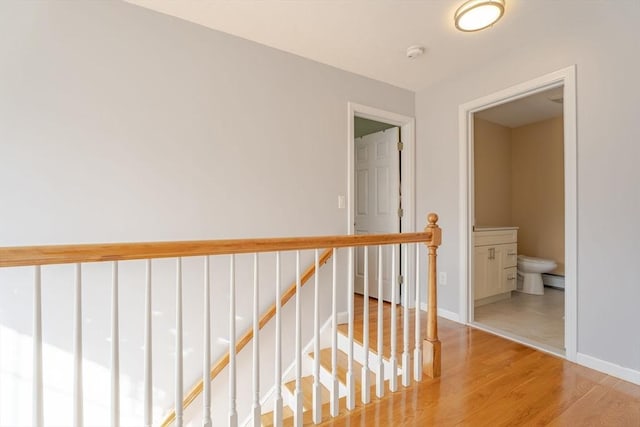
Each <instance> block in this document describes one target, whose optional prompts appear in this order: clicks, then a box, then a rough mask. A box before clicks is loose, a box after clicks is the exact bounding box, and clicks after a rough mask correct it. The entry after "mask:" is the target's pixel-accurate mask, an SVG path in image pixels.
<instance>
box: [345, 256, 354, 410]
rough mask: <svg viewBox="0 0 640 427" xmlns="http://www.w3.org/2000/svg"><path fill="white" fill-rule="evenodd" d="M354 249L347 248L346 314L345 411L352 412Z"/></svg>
mask: <svg viewBox="0 0 640 427" xmlns="http://www.w3.org/2000/svg"><path fill="white" fill-rule="evenodd" d="M353 255H354V248H353V247H349V273H348V274H349V280H348V289H347V293H348V301H349V302H348V309H347V310H348V313H349V347H348V356H349V359H348V368H347V409H348V410H352V409H353V408H355V406H356V383H355V375H354V373H353V263H354V256H353Z"/></svg>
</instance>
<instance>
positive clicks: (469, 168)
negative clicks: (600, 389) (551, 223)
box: [458, 65, 578, 362]
mask: <svg viewBox="0 0 640 427" xmlns="http://www.w3.org/2000/svg"><path fill="white" fill-rule="evenodd" d="M559 86H564V90H563V92H564V103H563V111H564V117H563V120H564V123H563V126H564V207H565V220H564V222H565V233H564V240H565V255H564V259H565V290H564V292H565V321H564V334H565V336H564V339H565V354H564V357H565V358H566V359H568V360H570V361H572V362H575V361H576V355H577V347H578V344H577V340H578V321H577V310H578V298H577V295H578V294H577V285H578V275H577V266H578V242H577V239H578V211H577V207H578V204H577V201H578V191H577V181H578V176H577V122H576V66H575V65H572V66H569V67H566V68H563V69H561V70H558V71H555V72H552V73H549V74H546V75H544V76H541V77H538V78H535V79H532V80H529V81H527V82H524V83H521V84H518V85H515V86H512V87H509V88H507V89H504V90H501V91H498V92H495V93H493V94H490V95H487V96H484V97H481V98H478V99H475V100H473V101H470V102H467V103H465V104H462V105H460V107H459V110H458V113H459V114H458V125H459V133H458V134H459V153H460V158H459V162H460V163H459V171H460V176H459V197H460V200H459V202H460V219H459V221H460V222H459V226H460V254H459V262H460V264H459V265H460V278H461V280H460V301H459V304H460V321H461V322H462V323H465V324H474V325H475V323H474V322H470V319H473V309H474V304H473V301H472V300H471V299H472V298H473V293H472V292H471V290H470V286H471V284H472V277H471V276H472V266H473V248H472V247H471V245H472V244H473V239H472V232H473V222H474V212H475V206H474V169H473V167H474V165H473V114H474V113H475V112H478V111H481V110H485V109H487V108H491V107H495V106H497V105H501V104H504V103H507V102H510V101H514V100H516V99H520V98H524V97H526V96H529V95H532V94H535V93H538V92H542V91H545V90H547V89H551V88H554V87H559ZM510 339H513V338H510ZM540 349H541V350H544V351H548V349H545V348H540ZM561 356H562V355H561Z"/></svg>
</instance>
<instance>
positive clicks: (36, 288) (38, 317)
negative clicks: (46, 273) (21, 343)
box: [31, 265, 44, 427]
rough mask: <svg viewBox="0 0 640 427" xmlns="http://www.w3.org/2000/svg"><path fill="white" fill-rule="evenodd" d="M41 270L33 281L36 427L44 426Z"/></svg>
mask: <svg viewBox="0 0 640 427" xmlns="http://www.w3.org/2000/svg"><path fill="white" fill-rule="evenodd" d="M41 277H42V275H41V268H40V266H39V265H36V266H35V273H34V281H33V389H32V391H31V394H32V395H33V409H32V424H33V425H34V427H42V426H43V425H44V405H43V400H42V280H41Z"/></svg>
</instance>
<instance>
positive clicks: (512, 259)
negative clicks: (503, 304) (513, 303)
mask: <svg viewBox="0 0 640 427" xmlns="http://www.w3.org/2000/svg"><path fill="white" fill-rule="evenodd" d="M473 237H474V248H473V259H474V272H473V283H474V299H475V301H476V302H479V303H480V305H482V303H483V302H484V303H489V302H494V301H498V300H500V299H505V298H510V297H511V291H513V290H515V289H516V282H517V263H518V228H517V227H484V228H476V229H475V230H474V232H473ZM479 300H482V301H479ZM476 305H478V304H476Z"/></svg>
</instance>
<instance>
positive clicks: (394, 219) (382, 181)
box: [354, 128, 400, 301]
mask: <svg viewBox="0 0 640 427" xmlns="http://www.w3.org/2000/svg"><path fill="white" fill-rule="evenodd" d="M398 141H399V129H398V128H391V129H387V130H384V131H382V132H377V133H374V134H371V135H366V136H363V137H361V138H356V139H355V224H354V225H355V233H356V234H383V233H399V232H400V218H399V216H398V209H399V208H400V163H399V161H400V158H399V151H398ZM396 252H397V253H398V254H399V253H400V251H396ZM382 257H383V259H382V262H383V264H382V265H383V273H382V279H383V289H384V291H383V295H382V298H383V299H384V300H385V301H391V247H390V246H385V247H383V253H382ZM398 271H399V270H398ZM399 288H400V287H399V286H398V289H397V294H398V295H396V298H398V297H399ZM355 291H356V292H357V293H360V294H361V293H363V291H364V248H358V249H357V250H356V265H355ZM369 295H370V296H371V297H374V298H378V248H377V247H370V248H369Z"/></svg>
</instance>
